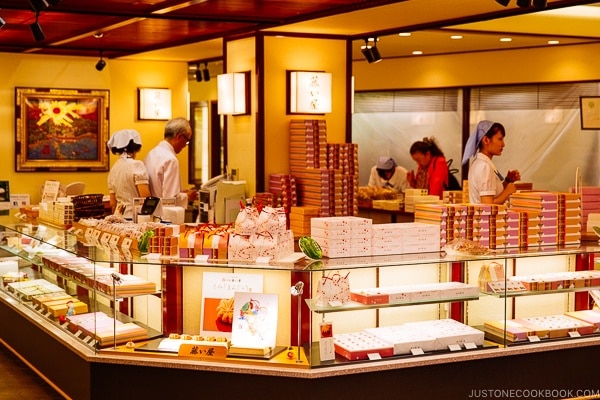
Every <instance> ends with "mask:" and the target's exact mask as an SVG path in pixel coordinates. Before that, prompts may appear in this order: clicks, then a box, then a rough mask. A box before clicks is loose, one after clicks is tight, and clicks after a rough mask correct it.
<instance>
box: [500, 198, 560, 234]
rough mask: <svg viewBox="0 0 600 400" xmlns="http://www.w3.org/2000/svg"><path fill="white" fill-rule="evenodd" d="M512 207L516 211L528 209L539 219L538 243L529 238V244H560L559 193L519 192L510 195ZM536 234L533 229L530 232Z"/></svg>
mask: <svg viewBox="0 0 600 400" xmlns="http://www.w3.org/2000/svg"><path fill="white" fill-rule="evenodd" d="M510 207H511V208H512V209H513V210H515V211H521V210H522V211H528V212H530V213H529V216H530V218H531V216H532V214H531V213H533V215H534V216H535V215H537V218H538V219H539V225H538V226H539V232H538V234H537V235H538V236H537V243H533V240H534V237H532V238H531V239H529V238H528V240H527V243H528V245H529V246H533V245H541V246H545V245H556V244H558V194H557V193H551V192H517V193H514V194H513V195H512V196H511V197H510ZM528 233H530V234H531V235H534V231H533V229H530V231H529V232H528Z"/></svg>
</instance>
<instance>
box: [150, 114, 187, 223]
mask: <svg viewBox="0 0 600 400" xmlns="http://www.w3.org/2000/svg"><path fill="white" fill-rule="evenodd" d="M190 140H192V128H191V127H190V123H189V122H188V121H187V120H186V119H185V118H175V119H172V120H170V121H169V122H167V124H166V125H165V133H164V139H163V140H162V141H161V142H160V143H159V144H157V145H156V147H154V148H153V149H152V150H150V152H148V155H147V156H146V159H145V160H144V164H145V165H146V169H147V170H148V176H149V178H150V192H151V193H152V196H155V197H160V198H161V199H166V198H175V202H176V205H178V206H180V207H183V208H184V209H185V208H187V204H188V201H194V200H196V199H197V198H198V192H196V191H195V190H187V191H184V190H182V185H181V175H180V174H179V160H178V159H177V154H179V153H180V152H181V151H182V150H183V149H184V148H185V147H186V146H187V145H188V144H189V143H190ZM159 212H160V211H159Z"/></svg>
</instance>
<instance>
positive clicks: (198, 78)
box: [194, 64, 202, 82]
mask: <svg viewBox="0 0 600 400" xmlns="http://www.w3.org/2000/svg"><path fill="white" fill-rule="evenodd" d="M194 76H195V77H196V82H202V70H201V69H200V64H196V72H194Z"/></svg>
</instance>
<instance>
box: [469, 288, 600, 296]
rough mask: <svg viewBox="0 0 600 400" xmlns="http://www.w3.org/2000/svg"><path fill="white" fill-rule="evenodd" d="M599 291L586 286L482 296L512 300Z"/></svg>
mask: <svg viewBox="0 0 600 400" xmlns="http://www.w3.org/2000/svg"><path fill="white" fill-rule="evenodd" d="M598 289H600V286H586V287H577V288H568V289H555V290H524V291H521V292H513V293H503V292H500V293H493V292H481V295H482V296H490V297H498V298H512V297H527V296H540V295H547V294H560V293H579V292H589V291H590V290H598Z"/></svg>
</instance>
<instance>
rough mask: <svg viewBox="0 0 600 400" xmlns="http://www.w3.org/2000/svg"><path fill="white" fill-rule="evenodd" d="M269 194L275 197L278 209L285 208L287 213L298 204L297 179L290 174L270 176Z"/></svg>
mask: <svg viewBox="0 0 600 400" xmlns="http://www.w3.org/2000/svg"><path fill="white" fill-rule="evenodd" d="M269 193H271V194H272V195H273V196H274V197H275V204H276V206H277V207H283V208H284V210H285V212H286V213H288V212H290V210H291V208H292V207H293V206H295V205H297V204H298V195H297V193H296V178H294V177H293V176H292V175H289V174H271V175H269Z"/></svg>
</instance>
